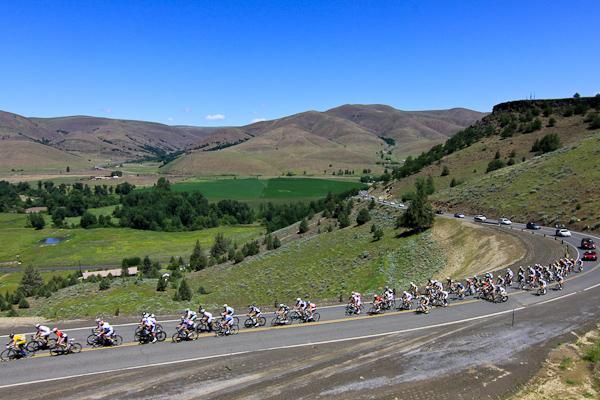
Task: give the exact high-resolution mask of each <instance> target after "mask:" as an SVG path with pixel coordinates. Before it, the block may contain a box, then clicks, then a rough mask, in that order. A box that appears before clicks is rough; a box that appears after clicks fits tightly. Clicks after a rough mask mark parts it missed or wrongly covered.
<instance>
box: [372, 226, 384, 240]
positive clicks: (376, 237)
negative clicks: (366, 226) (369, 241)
mask: <svg viewBox="0 0 600 400" xmlns="http://www.w3.org/2000/svg"><path fill="white" fill-rule="evenodd" d="M373 226H375V225H373ZM382 237H383V229H382V228H380V227H375V230H374V231H373V240H375V241H377V240H381V238H382Z"/></svg>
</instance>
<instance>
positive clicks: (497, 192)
mask: <svg viewBox="0 0 600 400" xmlns="http://www.w3.org/2000/svg"><path fill="white" fill-rule="evenodd" d="M599 112H600V98H599V97H594V98H580V99H553V100H534V101H520V102H509V103H503V104H499V105H497V106H496V107H494V111H493V112H492V114H490V115H488V116H486V117H485V118H483V119H482V120H481V121H480V122H478V123H477V124H475V125H473V126H472V127H470V128H469V129H468V130H466V131H463V132H461V133H458V134H457V135H455V136H454V137H453V138H452V141H453V142H454V144H453V146H450V147H452V148H453V147H456V146H455V145H456V142H459V141H461V142H462V143H460V145H459V146H458V147H457V149H456V151H453V152H450V153H449V154H445V153H447V152H448V151H447V150H448V149H445V148H442V150H441V153H440V152H439V151H440V150H439V148H438V149H437V150H438V152H435V151H433V150H432V151H431V152H430V153H429V154H430V155H432V156H433V154H434V153H436V154H438V155H439V156H441V158H439V159H438V157H439V156H438V157H433V158H432V159H431V160H430V161H431V162H429V163H428V165H424V166H423V167H422V168H421V169H420V170H419V171H418V172H417V173H415V174H411V175H409V176H406V177H402V178H400V179H397V180H394V181H392V182H390V183H389V184H388V185H387V186H386V188H391V190H390V193H391V195H392V196H395V197H402V196H403V195H404V194H405V193H407V192H409V191H411V190H412V188H413V185H414V182H415V180H416V179H417V178H419V177H427V176H431V177H432V178H433V180H434V184H435V187H436V189H437V192H436V193H435V194H434V195H433V196H432V200H433V201H434V203H435V204H436V206H437V207H439V208H443V209H446V210H451V211H461V212H469V213H483V214H486V215H488V216H491V217H500V216H507V217H509V218H515V219H518V220H521V221H526V220H535V221H539V222H542V223H544V224H554V223H563V224H567V225H568V226H572V227H573V228H578V229H584V230H585V229H589V230H595V231H598V230H600V213H599V212H598V210H600V125H598V124H597V123H596V124H594V121H598V119H599V118H600V114H599ZM537 120H539V122H540V123H537V122H536V121H537ZM465 132H467V133H468V134H465ZM552 134H555V135H557V137H558V138H559V139H560V145H559V146H558V149H556V150H555V151H549V152H546V153H545V154H541V152H535V151H532V148H533V147H534V144H535V142H536V141H538V142H539V141H540V140H542V138H543V137H544V136H546V135H552ZM459 139H460V140H459ZM496 156H498V157H499V158H498V160H500V162H499V165H501V167H500V168H499V169H497V170H493V171H489V172H487V171H488V167H489V164H490V162H492V161H493V160H494V159H495V158H496ZM424 158H426V157H424ZM444 170H446V172H447V174H444V173H443V172H444ZM397 172H399V170H398V171H397Z"/></svg>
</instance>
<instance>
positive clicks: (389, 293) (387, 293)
mask: <svg viewBox="0 0 600 400" xmlns="http://www.w3.org/2000/svg"><path fill="white" fill-rule="evenodd" d="M382 297H383V299H384V301H385V303H386V304H387V306H388V308H391V307H392V304H393V302H394V291H393V290H392V289H390V288H389V287H387V286H386V287H385V290H384V291H383V295H382Z"/></svg>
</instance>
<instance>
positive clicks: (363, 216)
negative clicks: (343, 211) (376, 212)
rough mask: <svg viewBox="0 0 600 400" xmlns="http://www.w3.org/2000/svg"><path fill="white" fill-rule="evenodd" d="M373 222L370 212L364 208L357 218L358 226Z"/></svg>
mask: <svg viewBox="0 0 600 400" xmlns="http://www.w3.org/2000/svg"><path fill="white" fill-rule="evenodd" d="M370 220H371V214H369V210H367V209H366V208H362V209H361V210H360V211H359V212H358V215H357V216H356V223H357V224H358V225H364V224H366V223H367V222H369V221H370Z"/></svg>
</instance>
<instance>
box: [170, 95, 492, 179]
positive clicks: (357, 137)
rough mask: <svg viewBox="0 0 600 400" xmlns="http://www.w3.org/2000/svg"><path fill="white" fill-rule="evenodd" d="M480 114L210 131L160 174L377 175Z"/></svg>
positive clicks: (345, 111) (317, 120)
mask: <svg viewBox="0 0 600 400" xmlns="http://www.w3.org/2000/svg"><path fill="white" fill-rule="evenodd" d="M483 115H484V114H483V113H479V112H476V111H471V110H466V109H451V110H436V111H400V110H396V109H394V108H392V107H389V106H385V105H344V106H341V107H337V108H334V109H331V110H328V111H325V112H317V111H307V112H303V113H299V114H294V115H291V116H289V117H284V118H280V119H276V120H271V121H263V122H257V123H254V124H251V125H247V126H243V127H239V128H223V129H219V130H216V131H215V132H213V133H212V134H211V135H210V136H207V137H205V138H203V139H201V140H200V141H199V142H198V143H197V144H196V145H195V146H193V148H192V150H193V151H192V152H191V153H190V154H187V155H185V156H183V157H181V158H180V159H178V160H176V161H175V162H174V163H172V164H170V165H169V166H168V167H167V168H165V170H168V171H172V172H177V173H197V172H199V171H202V173H214V174H223V173H238V174H244V173H252V174H281V173H286V172H294V173H304V172H307V173H323V172H326V173H332V172H333V171H338V170H339V169H342V170H345V169H349V170H355V171H356V170H357V169H358V170H359V171H360V170H362V169H364V168H369V169H381V170H382V169H383V164H384V163H388V162H393V160H394V159H401V158H402V157H405V156H406V155H408V154H414V153H418V152H420V151H423V150H425V149H428V148H429V147H431V146H432V145H435V144H438V143H442V142H443V141H445V140H446V139H447V138H448V137H449V136H451V135H452V134H453V133H455V132H457V131H459V130H461V129H463V128H464V127H466V126H468V125H469V124H471V123H473V122H475V121H477V120H478V119H480V118H481V117H482V116H483ZM378 162H379V163H380V166H379V167H377V163H378Z"/></svg>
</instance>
